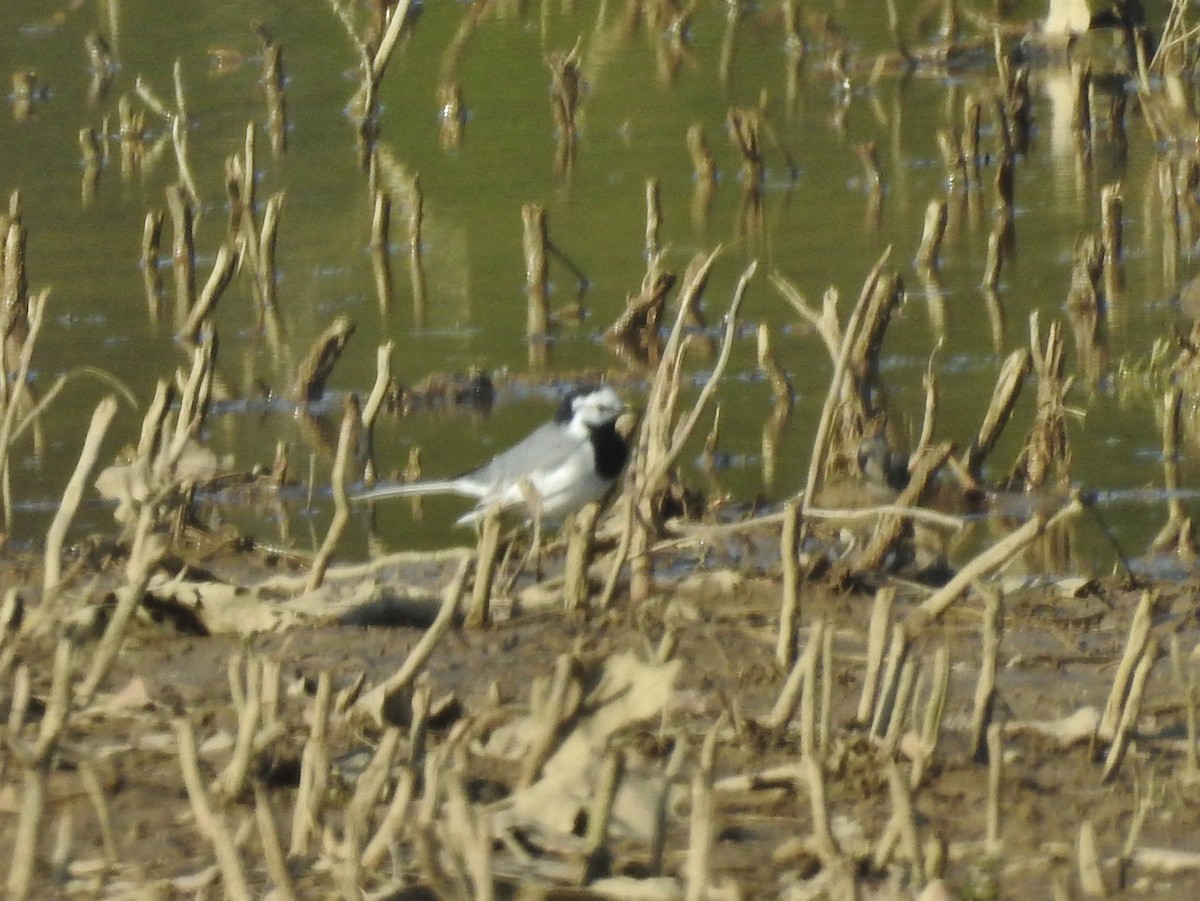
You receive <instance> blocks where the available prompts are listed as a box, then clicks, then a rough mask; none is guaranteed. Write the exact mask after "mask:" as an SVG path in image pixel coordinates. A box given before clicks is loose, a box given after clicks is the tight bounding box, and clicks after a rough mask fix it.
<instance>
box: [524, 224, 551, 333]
mask: <svg viewBox="0 0 1200 901" xmlns="http://www.w3.org/2000/svg"><path fill="white" fill-rule="evenodd" d="M521 221H522V223H523V224H524V232H523V234H524V242H525V289H526V294H527V298H528V304H527V317H526V322H525V335H526V337H527V338H529V339H531V340H532V339H535V338H539V337H543V336H545V335H547V334H549V331H550V304H549V294H548V289H547V286H546V269H547V266H546V244H547V238H546V210H545V209H544V208H543V207H542V205H541V204H539V203H527V204H525V205H524V206H523V207H521Z"/></svg>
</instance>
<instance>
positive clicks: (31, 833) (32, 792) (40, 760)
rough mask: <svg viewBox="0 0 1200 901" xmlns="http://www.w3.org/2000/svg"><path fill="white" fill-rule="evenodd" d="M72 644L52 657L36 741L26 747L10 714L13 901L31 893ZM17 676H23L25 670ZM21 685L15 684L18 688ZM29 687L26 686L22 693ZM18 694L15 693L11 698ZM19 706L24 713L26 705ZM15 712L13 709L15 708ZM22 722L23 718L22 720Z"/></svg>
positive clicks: (63, 644) (62, 723)
mask: <svg viewBox="0 0 1200 901" xmlns="http://www.w3.org/2000/svg"><path fill="white" fill-rule="evenodd" d="M71 657H72V654H71V644H70V642H69V641H66V640H63V641H60V642H59V643H58V645H57V647H56V648H55V653H54V674H53V677H52V681H51V684H50V697H49V699H48V701H47V702H46V709H45V712H44V713H43V715H42V721H41V725H40V726H39V728H38V736H37V739H36V740H35V741H34V742H33V744H31V745H30V744H27V743H25V742H24V741H22V740H21V738H20V737H19V731H20V722H19V721H16V722H15V723H14V721H13V717H12V712H11V711H10V718H9V722H10V730H9V737H8V739H9V740H8V745H9V748H10V750H11V752H12V755H13V757H14V758H15V759H16V761H17V762H18V763H19V764H20V766H21V773H22V791H21V807H20V811H19V813H18V814H17V824H16V829H15V832H14V836H13V842H12V848H11V851H12V858H11V861H10V863H9V870H8V881H7V883H6V888H7V890H8V895H7V897H9V898H11V899H13V901H24V899H25V898H27V897H29V892H30V891H31V889H32V884H33V875H34V869H35V867H36V866H37V859H38V854H37V843H38V836H39V833H40V831H41V823H42V819H43V817H44V816H45V802H46V778H47V776H48V775H49V771H50V766H51V763H52V760H53V755H54V751H55V748H56V747H57V745H58V739H59V737H60V736H61V735H62V731H63V729H64V728H65V727H66V723H67V716H68V714H69V712H70V708H71V668H72V667H71ZM19 673H26V674H27V670H26V669H25V667H24V666H22V667H21V669H20V670H19ZM19 684H20V683H19V682H18V685H19ZM27 689H28V685H27V684H26V688H25V691H27ZM18 693H19V691H14V698H15V697H16V696H17V695H18ZM25 697H26V700H25V701H23V702H22V704H21V708H20V709H21V710H22V711H23V710H24V707H25V705H26V704H27V703H28V701H27V698H28V695H27V694H26V695H25ZM14 709H16V708H15V705H14ZM22 718H23V716H22Z"/></svg>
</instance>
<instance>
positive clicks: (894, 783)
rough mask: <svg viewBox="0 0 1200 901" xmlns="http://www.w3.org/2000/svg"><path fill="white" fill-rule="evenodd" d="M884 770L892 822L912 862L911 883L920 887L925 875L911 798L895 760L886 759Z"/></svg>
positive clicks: (905, 852) (906, 854) (906, 855)
mask: <svg viewBox="0 0 1200 901" xmlns="http://www.w3.org/2000/svg"><path fill="white" fill-rule="evenodd" d="M884 769H885V770H886V772H887V781H888V795H889V797H890V798H891V801H892V821H893V822H894V823H896V825H897V828H898V831H899V836H900V841H901V844H902V847H903V849H904V855H905V857H907V858H908V860H909V861H911V862H912V870H913V875H914V879H913V882H914V883H915V884H916V885H918V886H921V885H924V884H925V879H926V874H925V864H924V862H923V861H922V859H921V841H920V838H919V837H918V835H917V821H916V817H915V816H914V813H913V804H912V796H911V795H910V794H909V789H908V784H907V783H906V782H905V781H904V777H903V776H901V775H900V768H899V767H898V766H896V761H895V760H893V759H892V758H891V757H888V758H887V761H886V763H885V765H884Z"/></svg>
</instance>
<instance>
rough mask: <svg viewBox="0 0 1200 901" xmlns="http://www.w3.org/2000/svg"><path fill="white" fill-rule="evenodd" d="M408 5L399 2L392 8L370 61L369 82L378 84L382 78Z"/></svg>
mask: <svg viewBox="0 0 1200 901" xmlns="http://www.w3.org/2000/svg"><path fill="white" fill-rule="evenodd" d="M410 5H411V0H399V2H398V3H397V4H396V5H395V6H394V7H393V8H392V13H391V15H390V16H388V23H387V28H386V29H385V30H384V32H383V37H381V38H380V39H379V48H378V49H377V50H376V51H375V55H374V57H372V59H371V80H372V81H373V82H374V83H375V84H378V83H379V80H380V79H381V78H383V73H384V70H386V69H387V64H388V60H389V59H391V57H392V51H393V50H395V48H396V41H397V40H399V39H400V32H401V30H402V29H403V28H404V22H405V20H406V19H407V18H408V8H409V6H410Z"/></svg>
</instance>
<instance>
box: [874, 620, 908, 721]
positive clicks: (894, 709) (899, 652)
mask: <svg viewBox="0 0 1200 901" xmlns="http://www.w3.org/2000/svg"><path fill="white" fill-rule="evenodd" d="M908 649H909V640H908V635H907V633H906V632H905V629H904V623H896V624H895V625H894V626H892V641H891V644H890V645H889V646H888V654H887V664H886V665H885V667H884V670H883V681H882V682H881V683H880V685H879V696H878V698H877V699H876V701H875V709H874V711H873V712H872V715H871V730H870V732H871V735H877V736H882V735H883V734H884V729H885V728H886V726H887V724H888V722H889V719H891V718H895V717H898V716H900V715H901V711H900V710H899V709H898V704H897V702H898V700H899V694H900V691H899V685H900V681H901V673H902V671H903V668H904V664H905V661H906V659H907V657H908Z"/></svg>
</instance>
